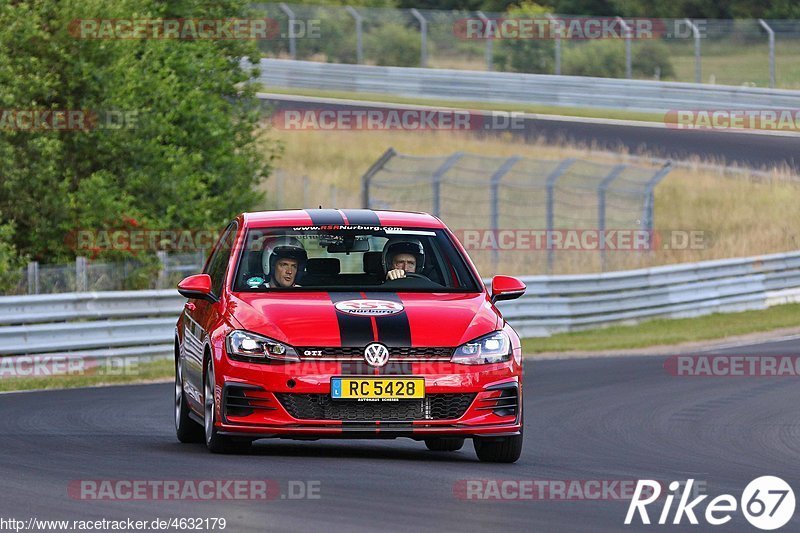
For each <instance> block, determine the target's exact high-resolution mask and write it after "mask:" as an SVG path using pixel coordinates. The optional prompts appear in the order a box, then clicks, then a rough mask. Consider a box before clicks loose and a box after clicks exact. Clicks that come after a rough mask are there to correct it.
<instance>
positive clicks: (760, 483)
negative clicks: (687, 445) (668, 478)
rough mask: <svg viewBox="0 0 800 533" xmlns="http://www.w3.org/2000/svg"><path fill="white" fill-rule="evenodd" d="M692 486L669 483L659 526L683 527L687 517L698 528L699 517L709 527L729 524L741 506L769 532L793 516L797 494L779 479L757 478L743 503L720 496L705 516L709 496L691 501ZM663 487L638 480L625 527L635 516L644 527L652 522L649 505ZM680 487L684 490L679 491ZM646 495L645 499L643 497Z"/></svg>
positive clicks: (773, 477) (751, 484)
mask: <svg viewBox="0 0 800 533" xmlns="http://www.w3.org/2000/svg"><path fill="white" fill-rule="evenodd" d="M693 484H694V480H693V479H689V480H687V481H686V483H680V482H678V481H673V482H671V483H670V484H669V491H670V493H669V494H667V495H666V497H665V498H664V499H663V507H662V508H661V513H660V514H659V515H658V520H657V522H656V523H657V524H660V525H664V524H667V523H671V524H680V523H681V521H682V520H683V519H684V517H685V518H686V520H688V521H689V523H690V524H694V525H697V524H698V523H699V521H698V518H697V517H698V515H700V516H701V517H702V518H704V519H705V521H706V522H707V523H708V524H710V525H712V526H719V525H722V524H725V523H727V522H729V521H730V520H731V518H732V515H733V513H736V512H737V508H739V506H741V507H740V508H741V511H742V514H744V517H745V518H746V519H747V521H748V522H750V524H751V525H753V526H754V527H756V528H758V529H761V530H765V531H770V530H774V529H778V528H779V527H782V526H784V525H786V523H787V522H788V521H789V520H791V519H792V516H793V515H794V507H795V499H794V491H793V490H792V487H790V486H789V484H788V483H786V482H785V481H784V480H782V479H781V478H779V477H775V476H762V477H759V478H756V479H754V480H753V481H751V482H750V483H749V484H748V485H747V487H745V489H744V492H742V497H741V500H740V501H738V502H737V500H736V498H735V497H733V496H732V495H730V494H721V495H719V496H717V497H715V498H713V499H712V500H710V501H709V502H707V504H706V507H705V512H702V513H701V511H700V508H701V505H700V504H701V503H703V501H704V500H705V499H706V498H708V495H707V494H703V495H700V496H697V497H695V498H694V499H692V500H689V498H690V497H691V496H692V495H693V494H692V485H693ZM661 487H662V485H661V483H659V482H658V481H654V480H650V479H644V480H639V481H638V483H637V484H636V489H635V490H634V493H633V498H632V499H631V503H630V505H629V506H628V514H627V515H626V516H625V524H626V525H630V524H631V523H633V520H634V517H635V516H636V515H638V517H639V520H641V523H642V524H650V523H651V522H650V515H649V514H648V512H647V511H648V510H647V506H648V505H650V504H652V503H654V502H656V500H659V499H660V497H661ZM681 487H683V490H682V491H681V492H678V491H679V490H680V489H681ZM645 494H646V496H644V495H645ZM676 498H677V499H678V504H677V506H676V507H675V511H674V514H673V515H672V521H671V522H670V521H669V520H670V515H671V514H672V503H673V501H674V500H675V499H676ZM653 507H656V506H653ZM651 510H655V509H651ZM654 518H655V517H654Z"/></svg>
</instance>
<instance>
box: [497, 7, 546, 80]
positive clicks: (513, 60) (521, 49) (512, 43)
mask: <svg viewBox="0 0 800 533" xmlns="http://www.w3.org/2000/svg"><path fill="white" fill-rule="evenodd" d="M550 11H551V10H550V8H547V7H543V6H540V5H538V4H534V3H532V2H525V3H523V4H522V5H520V6H515V7H512V8H511V9H509V11H508V13H507V14H506V15H505V17H506V18H542V17H544V16H545V15H546V14H547V13H549V12H550ZM555 49H556V47H555V41H553V40H552V39H518V40H498V41H495V47H494V57H493V61H494V64H495V66H496V67H497V68H498V69H499V70H508V71H512V72H530V73H535V74H552V73H553V71H554V69H555Z"/></svg>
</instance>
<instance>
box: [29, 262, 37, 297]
mask: <svg viewBox="0 0 800 533" xmlns="http://www.w3.org/2000/svg"><path fill="white" fill-rule="evenodd" d="M28 294H39V261H31V262H30V263H28Z"/></svg>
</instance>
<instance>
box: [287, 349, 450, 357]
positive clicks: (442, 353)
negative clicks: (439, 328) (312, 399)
mask: <svg viewBox="0 0 800 533" xmlns="http://www.w3.org/2000/svg"><path fill="white" fill-rule="evenodd" d="M364 348H365V346H341V347H339V346H336V347H327V348H325V347H319V346H304V347H298V348H297V353H299V354H300V355H301V356H302V357H303V358H304V359H326V358H342V359H347V358H362V357H364ZM320 352H321V355H311V353H315V354H319V353H320ZM307 354H308V355H307ZM452 355H453V349H452V348H443V347H433V348H422V347H413V348H412V347H409V346H404V347H391V346H390V347H389V358H390V359H450V357H451V356H452Z"/></svg>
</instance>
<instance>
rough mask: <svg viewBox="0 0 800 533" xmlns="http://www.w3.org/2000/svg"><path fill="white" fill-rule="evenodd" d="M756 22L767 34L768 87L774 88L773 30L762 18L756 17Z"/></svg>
mask: <svg viewBox="0 0 800 533" xmlns="http://www.w3.org/2000/svg"><path fill="white" fill-rule="evenodd" d="M758 23H759V24H761V27H762V28H764V29H765V30H767V34H769V87H770V89H774V88H775V32H774V31H773V30H772V28H770V27H769V24H767V23H766V22H765V21H764V19H758Z"/></svg>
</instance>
